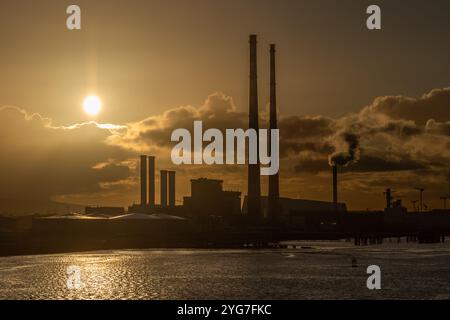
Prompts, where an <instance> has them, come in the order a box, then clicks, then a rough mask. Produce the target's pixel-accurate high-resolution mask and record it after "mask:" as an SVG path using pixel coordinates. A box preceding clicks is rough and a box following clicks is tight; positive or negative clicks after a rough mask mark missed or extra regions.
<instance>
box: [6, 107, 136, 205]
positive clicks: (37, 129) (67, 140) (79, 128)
mask: <svg viewBox="0 0 450 320" xmlns="http://www.w3.org/2000/svg"><path fill="white" fill-rule="evenodd" d="M0 119H1V120H0V144H1V148H2V157H0V175H1V177H2V179H1V180H0V189H1V190H2V196H1V197H2V198H14V199H40V200H46V199H50V198H52V197H53V196H57V195H64V194H67V193H89V192H96V191H100V190H101V186H100V184H101V183H107V182H114V181H117V180H121V179H126V178H127V177H128V176H129V175H130V168H129V167H128V166H127V165H124V164H123V163H120V159H126V158H127V157H130V156H132V154H131V153H130V152H129V151H127V150H124V149H122V148H120V147H117V146H110V145H107V144H106V143H105V140H106V139H107V137H109V136H110V135H111V134H113V133H115V132H116V130H121V129H123V127H120V126H114V125H99V124H97V123H95V122H89V123H83V124H77V125H73V126H70V127H58V126H53V124H52V121H51V119H49V118H45V117H42V116H41V115H39V114H28V113H27V112H26V111H25V110H22V109H19V108H16V107H2V108H0ZM108 159H111V160H110V161H109V162H107V163H106V164H104V165H103V166H98V164H99V163H101V162H105V161H108ZM115 159H119V160H115Z"/></svg>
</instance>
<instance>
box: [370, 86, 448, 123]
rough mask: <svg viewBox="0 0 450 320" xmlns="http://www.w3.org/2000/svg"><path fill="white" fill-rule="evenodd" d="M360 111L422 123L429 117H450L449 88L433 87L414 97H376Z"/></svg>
mask: <svg viewBox="0 0 450 320" xmlns="http://www.w3.org/2000/svg"><path fill="white" fill-rule="evenodd" d="M362 113H369V114H374V113H375V114H376V113H379V114H384V115H386V116H388V117H390V118H392V119H396V120H398V119H405V120H411V121H414V122H416V123H417V124H421V125H424V124H425V123H426V122H427V121H428V120H430V119H445V120H446V119H450V88H444V89H434V90H432V91H430V92H429V93H426V94H424V95H423V96H422V97H420V98H418V99H416V98H411V97H405V96H385V97H378V98H376V99H375V100H374V101H373V103H372V104H371V105H369V106H367V107H366V108H364V109H363V111H362Z"/></svg>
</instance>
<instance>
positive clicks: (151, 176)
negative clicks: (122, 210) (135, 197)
mask: <svg viewBox="0 0 450 320" xmlns="http://www.w3.org/2000/svg"><path fill="white" fill-rule="evenodd" d="M148 205H149V206H150V207H154V206H155V157H154V156H149V157H148Z"/></svg>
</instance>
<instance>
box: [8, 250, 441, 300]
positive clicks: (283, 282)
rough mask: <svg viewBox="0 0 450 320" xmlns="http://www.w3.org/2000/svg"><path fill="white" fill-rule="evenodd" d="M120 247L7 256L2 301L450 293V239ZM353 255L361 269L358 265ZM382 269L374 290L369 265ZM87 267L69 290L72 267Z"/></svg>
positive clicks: (438, 295) (383, 296)
mask: <svg viewBox="0 0 450 320" xmlns="http://www.w3.org/2000/svg"><path fill="white" fill-rule="evenodd" d="M297 244H298V245H301V246H303V248H298V249H274V250H198V249H192V250H191V249H189V250H139V251H137V250H125V251H123V250H121V251H118V250H115V251H101V252H100V251H98V252H91V253H75V254H55V255H37V256H18V257H2V258H0V299H449V298H450V243H446V244H432V245H418V244H396V243H395V244H394V243H387V244H384V245H381V246H380V245H379V246H369V247H354V246H353V245H352V244H351V243H347V242H304V243H297ZM352 257H356V258H357V260H358V267H357V268H352V267H351V260H352ZM372 264H376V265H378V266H380V268H381V271H382V278H381V282H382V289H381V290H373V291H371V290H368V289H367V287H366V280H367V276H368V275H367V274H366V268H367V266H368V265H372ZM71 265H75V266H78V267H79V268H80V271H81V278H80V279H81V282H82V283H83V285H84V286H83V287H82V288H80V289H68V287H67V277H68V275H67V273H66V272H67V267H68V266H71Z"/></svg>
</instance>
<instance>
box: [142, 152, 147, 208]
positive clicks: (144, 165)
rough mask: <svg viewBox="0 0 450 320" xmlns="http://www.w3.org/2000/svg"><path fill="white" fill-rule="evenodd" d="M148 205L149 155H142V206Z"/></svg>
mask: <svg viewBox="0 0 450 320" xmlns="http://www.w3.org/2000/svg"><path fill="white" fill-rule="evenodd" d="M145 206H147V156H141V207H145Z"/></svg>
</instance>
